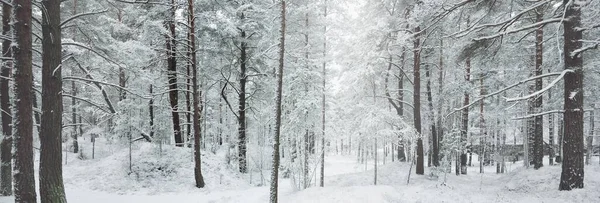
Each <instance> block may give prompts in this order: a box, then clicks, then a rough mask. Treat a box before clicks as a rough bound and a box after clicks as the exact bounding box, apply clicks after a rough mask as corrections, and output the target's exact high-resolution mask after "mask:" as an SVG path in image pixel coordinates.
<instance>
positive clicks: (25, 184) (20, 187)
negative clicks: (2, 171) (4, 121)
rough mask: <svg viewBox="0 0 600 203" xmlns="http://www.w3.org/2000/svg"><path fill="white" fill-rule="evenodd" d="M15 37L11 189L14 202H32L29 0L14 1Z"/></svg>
mask: <svg viewBox="0 0 600 203" xmlns="http://www.w3.org/2000/svg"><path fill="white" fill-rule="evenodd" d="M13 9H14V10H13V12H14V16H13V17H14V22H13V28H14V32H13V33H14V34H13V36H15V43H16V44H18V45H19V46H12V53H13V55H14V61H15V64H14V68H15V106H16V108H15V119H14V129H15V132H14V141H13V147H14V148H15V149H14V150H15V152H14V157H13V158H14V170H15V171H18V173H14V176H13V178H14V189H15V191H14V192H15V202H27V203H35V202H36V201H37V200H36V192H35V179H34V174H33V173H34V171H33V122H32V120H31V117H32V116H33V114H32V113H33V108H32V106H33V101H32V95H33V89H32V87H33V74H32V69H31V66H32V62H31V60H32V55H31V35H32V34H31V25H32V24H31V17H32V16H31V1H30V0H14V1H13Z"/></svg>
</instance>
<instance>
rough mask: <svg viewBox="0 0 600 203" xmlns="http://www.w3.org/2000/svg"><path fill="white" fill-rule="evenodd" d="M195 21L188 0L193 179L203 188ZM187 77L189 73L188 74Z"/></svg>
mask: <svg viewBox="0 0 600 203" xmlns="http://www.w3.org/2000/svg"><path fill="white" fill-rule="evenodd" d="M195 21H196V18H195V16H194V1H193V0H188V23H189V26H190V27H189V30H188V42H189V48H190V51H191V54H190V55H191V57H192V58H191V68H192V77H191V78H192V86H193V87H192V91H193V97H194V102H193V105H194V118H193V125H194V179H195V180H196V187H197V188H203V187H204V177H203V176H202V159H201V158H202V156H201V154H200V153H201V152H200V139H201V137H202V135H201V134H200V133H201V132H202V131H201V129H200V122H201V120H200V111H201V110H202V103H201V100H200V98H202V92H201V91H200V88H199V85H198V66H197V63H196V30H195V28H196V27H195ZM188 77H189V75H188Z"/></svg>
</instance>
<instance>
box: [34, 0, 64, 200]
mask: <svg viewBox="0 0 600 203" xmlns="http://www.w3.org/2000/svg"><path fill="white" fill-rule="evenodd" d="M42 5H43V7H44V8H45V9H43V10H42V35H43V39H42V123H41V132H43V134H40V200H41V201H42V202H67V200H66V196H65V189H64V185H63V179H62V153H61V151H62V112H63V103H62V101H63V99H62V94H61V93H62V71H61V69H62V68H61V53H62V49H61V27H60V0H47V1H42Z"/></svg>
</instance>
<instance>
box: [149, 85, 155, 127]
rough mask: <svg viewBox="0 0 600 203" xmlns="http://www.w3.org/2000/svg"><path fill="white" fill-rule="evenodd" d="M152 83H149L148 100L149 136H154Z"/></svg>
mask: <svg viewBox="0 0 600 203" xmlns="http://www.w3.org/2000/svg"><path fill="white" fill-rule="evenodd" d="M152 89H153V87H152V84H151V85H150V101H148V112H149V113H150V137H154V96H152V92H153V90H152Z"/></svg>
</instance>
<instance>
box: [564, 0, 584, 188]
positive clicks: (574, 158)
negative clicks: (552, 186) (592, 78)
mask: <svg viewBox="0 0 600 203" xmlns="http://www.w3.org/2000/svg"><path fill="white" fill-rule="evenodd" d="M570 2H571V4H569V3H570ZM585 3H586V1H585V0H582V1H580V2H577V3H573V2H572V1H568V0H564V1H563V4H564V5H566V12H565V19H567V20H565V21H564V23H563V26H564V43H565V44H564V57H565V59H564V60H565V70H571V71H573V72H571V73H567V74H566V75H565V78H564V80H565V82H564V83H565V90H564V99H565V103H564V111H565V112H564V121H565V129H564V130H565V134H564V138H563V139H564V140H563V153H564V157H563V164H562V173H561V175H560V185H559V190H571V189H573V188H583V150H584V147H583V58H582V54H581V53H579V54H574V53H573V52H574V51H575V50H578V49H581V47H582V42H581V39H582V32H583V31H582V29H580V28H581V6H582V5H585Z"/></svg>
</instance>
